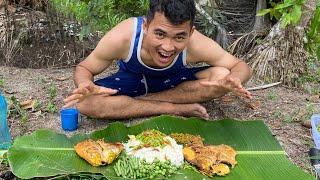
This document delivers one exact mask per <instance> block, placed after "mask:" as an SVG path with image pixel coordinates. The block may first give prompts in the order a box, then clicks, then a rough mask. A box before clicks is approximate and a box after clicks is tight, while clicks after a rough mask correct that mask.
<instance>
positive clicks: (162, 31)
mask: <svg viewBox="0 0 320 180" xmlns="http://www.w3.org/2000/svg"><path fill="white" fill-rule="evenodd" d="M154 31H155V32H161V33H164V34H167V32H165V31H164V30H162V29H159V28H157V29H155V30H154Z"/></svg>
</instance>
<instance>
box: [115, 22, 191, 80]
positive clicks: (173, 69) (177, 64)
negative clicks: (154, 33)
mask: <svg viewBox="0 0 320 180" xmlns="http://www.w3.org/2000/svg"><path fill="white" fill-rule="evenodd" d="M142 24H143V18H142V17H137V18H135V19H134V32H133V35H132V38H131V45H130V51H129V54H128V57H127V59H125V60H119V61H118V64H119V67H120V70H123V71H129V72H132V73H136V74H144V75H148V76H163V75H169V74H175V73H179V71H180V70H181V69H185V68H186V49H185V50H183V51H182V52H181V53H180V54H179V55H177V56H176V57H175V59H174V60H173V62H172V63H171V64H170V65H169V66H167V67H165V68H162V69H156V68H152V67H149V66H147V65H146V64H144V63H143V61H142V60H141V56H140V51H141V44H142V39H143V29H142Z"/></svg>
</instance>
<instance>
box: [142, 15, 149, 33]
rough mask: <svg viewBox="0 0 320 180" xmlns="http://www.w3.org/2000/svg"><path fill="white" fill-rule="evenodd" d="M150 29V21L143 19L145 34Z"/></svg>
mask: <svg viewBox="0 0 320 180" xmlns="http://www.w3.org/2000/svg"><path fill="white" fill-rule="evenodd" d="M148 27H149V24H148V21H147V19H146V18H143V26H142V28H143V32H147V31H148Z"/></svg>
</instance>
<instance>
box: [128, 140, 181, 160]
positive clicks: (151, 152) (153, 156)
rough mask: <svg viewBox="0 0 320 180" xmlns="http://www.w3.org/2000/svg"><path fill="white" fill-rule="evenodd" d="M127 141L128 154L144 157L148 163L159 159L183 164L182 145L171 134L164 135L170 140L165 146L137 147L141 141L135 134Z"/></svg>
mask: <svg viewBox="0 0 320 180" xmlns="http://www.w3.org/2000/svg"><path fill="white" fill-rule="evenodd" d="M129 138H130V139H129V140H128V142H127V143H124V147H125V151H126V153H127V155H129V156H134V157H136V158H139V159H141V160H142V159H144V160H145V161H146V162H147V163H152V162H154V161H156V160H157V159H158V160H160V161H162V162H164V161H170V162H171V164H173V165H175V166H181V165H182V164H183V153H182V148H183V146H182V145H179V144H177V142H176V141H175V140H174V139H172V138H171V137H169V136H166V137H164V138H165V140H167V141H168V142H169V144H168V145H166V146H164V147H162V148H161V147H143V148H140V149H135V147H138V146H139V145H140V144H141V141H139V140H137V139H136V138H135V136H129Z"/></svg>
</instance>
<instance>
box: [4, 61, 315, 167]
mask: <svg viewBox="0 0 320 180" xmlns="http://www.w3.org/2000/svg"><path fill="white" fill-rule="evenodd" d="M116 70H117V68H116V67H115V66H111V67H110V68H109V69H107V70H106V71H105V72H104V73H103V74H102V75H101V76H105V75H108V74H110V73H112V72H115V71H116ZM72 75H73V68H67V69H53V68H51V69H47V68H46V69H24V68H15V67H5V66H0V79H3V80H4V85H3V87H2V88H3V90H4V92H5V95H6V96H7V97H11V96H14V97H16V98H17V99H18V101H19V102H23V101H26V100H30V99H31V100H37V101H38V102H40V108H38V109H37V110H33V111H32V109H29V110H28V114H29V115H28V118H27V120H25V121H22V120H21V118H19V117H16V118H14V117H13V116H11V117H10V118H9V126H10V131H11V134H12V137H13V138H16V137H18V136H22V135H25V134H30V133H32V132H33V131H35V130H37V129H41V128H46V129H52V130H54V131H56V132H59V133H65V134H67V135H68V136H69V135H73V134H75V133H89V132H91V131H93V130H97V129H101V128H104V127H106V126H107V125H108V123H110V122H111V121H109V120H95V119H88V118H86V117H82V120H81V122H80V126H79V128H78V130H77V131H74V132H64V131H63V130H62V129H61V125H60V118H59V113H58V112H55V113H49V112H46V111H45V108H46V104H47V103H48V102H49V95H50V93H49V87H50V86H52V85H54V87H56V89H57V96H56V97H55V101H54V103H55V104H56V107H57V109H60V108H61V107H62V105H63V101H62V100H63V98H65V97H66V96H67V95H68V94H69V93H70V92H71V91H72V90H73V88H74V84H73V80H72ZM250 84H251V85H250ZM247 86H248V87H252V86H253V83H249V84H248V85H247ZM252 92H253V94H254V98H253V99H252V100H250V101H248V100H245V99H242V98H239V97H236V96H233V95H232V94H228V95H226V96H224V97H222V98H219V99H216V100H212V101H209V102H207V103H203V105H204V106H205V107H206V108H207V111H208V112H209V114H210V119H211V120H218V119H221V118H226V117H228V118H233V119H237V120H252V119H261V120H263V121H264V122H265V124H266V125H267V126H268V127H269V128H270V130H271V132H272V133H273V134H274V136H275V138H277V140H278V141H279V142H280V144H281V146H282V147H283V149H284V150H285V151H286V153H287V155H288V158H289V159H290V160H291V161H292V162H293V163H294V164H296V165H297V166H299V167H300V168H301V169H303V170H304V171H306V172H308V173H313V171H312V167H311V165H310V162H309V159H308V151H309V148H310V147H313V146H314V144H313V141H312V137H311V134H310V129H309V128H307V127H305V126H303V125H302V124H303V123H302V122H304V121H308V120H309V119H310V116H311V114H312V113H316V112H317V113H319V112H320V105H319V99H313V100H311V101H310V98H309V97H310V96H309V95H308V94H307V93H305V92H303V91H301V90H298V89H290V88H287V87H285V86H277V87H271V88H268V89H262V90H256V91H252ZM143 120H144V118H141V119H131V120H125V121H124V122H125V123H126V124H128V125H130V124H133V123H137V122H140V121H143ZM0 169H2V170H1V171H2V172H3V171H4V170H6V169H7V167H6V168H3V167H2V168H0ZM1 171H0V172H1Z"/></svg>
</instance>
